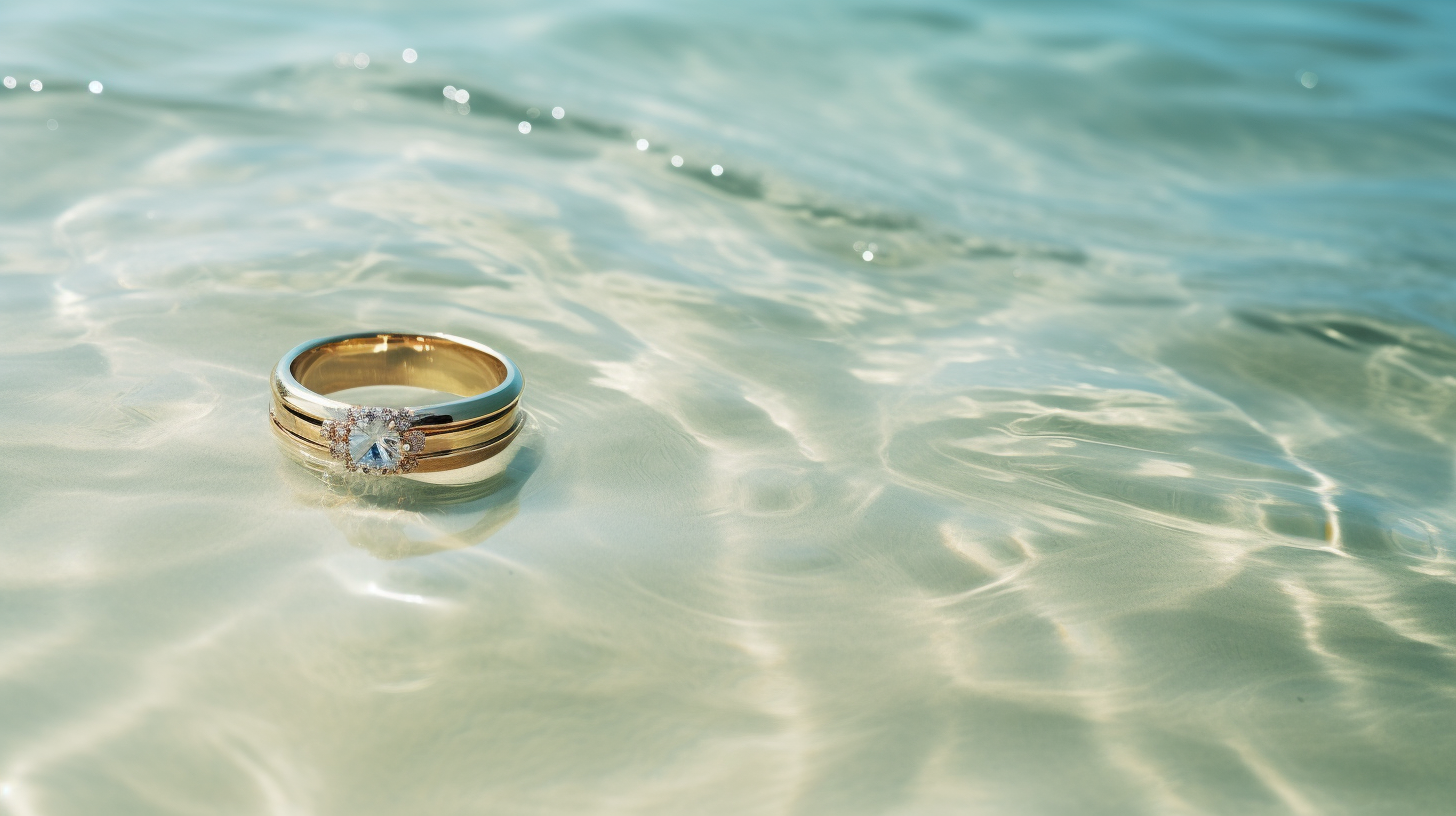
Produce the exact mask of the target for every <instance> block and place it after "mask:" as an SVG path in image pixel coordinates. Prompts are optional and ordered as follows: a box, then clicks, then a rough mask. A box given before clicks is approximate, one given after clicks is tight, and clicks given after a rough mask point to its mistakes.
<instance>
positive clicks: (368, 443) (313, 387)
mask: <svg viewBox="0 0 1456 816" xmlns="http://www.w3.org/2000/svg"><path fill="white" fill-rule="evenodd" d="M271 380H272V392H273V404H272V406H271V407H270V409H269V412H268V413H269V417H270V419H271V420H272V422H271V424H272V426H273V432H274V433H275V434H276V435H277V436H278V438H279V440H281V441H282V442H283V444H284V445H285V446H286V447H287V448H288V449H289V450H290V451H291V452H292V453H294V454H295V455H298V456H300V457H302V458H303V459H304V460H305V461H309V462H314V463H318V464H325V465H331V466H333V467H342V468H343V469H344V470H347V471H350V472H354V473H367V474H370V475H379V476H383V475H398V474H402V473H438V472H441V471H447V470H454V469H456V468H462V467H466V466H467V465H473V464H476V463H477V462H482V461H485V460H486V459H489V458H490V457H492V456H495V455H496V454H497V453H500V452H501V451H503V450H505V449H506V448H507V447H508V446H509V445H510V444H511V440H513V439H515V438H516V434H518V433H519V432H520V430H521V423H522V421H523V420H524V418H525V415H524V414H523V413H522V412H521V411H520V410H519V408H520V401H521V390H522V388H523V387H524V386H525V381H524V379H523V378H522V377H521V372H520V371H519V370H518V369H517V368H516V365H515V363H512V362H511V361H510V358H508V357H506V356H505V355H504V354H501V353H500V352H498V351H495V350H493V349H491V348H489V347H487V346H483V345H481V344H479V343H476V342H473V341H470V340H465V339H463V338H460V337H452V336H450V335H447V334H414V333H410V332H365V333H362V334H343V335H339V336H337V337H325V338H321V339H318V340H311V341H309V342H307V343H304V344H303V345H301V346H298V347H297V348H295V349H293V350H292V351H290V352H288V353H287V354H285V355H283V359H282V360H279V361H278V365H277V366H276V367H275V368H274V369H273V376H272V378H271ZM370 385H409V386H415V387H417V388H429V389H432V390H435V391H445V392H449V393H452V394H459V395H461V397H460V399H457V400H451V401H449V402H441V403H436V404H433V405H421V406H413V407H408V408H384V407H378V406H367V405H353V404H350V403H347V402H341V401H339V400H334V399H330V398H329V397H328V395H329V394H333V393H336V392H339V391H343V390H345V389H349V388H358V387H361V386H370Z"/></svg>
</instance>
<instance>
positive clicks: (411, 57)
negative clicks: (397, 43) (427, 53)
mask: <svg viewBox="0 0 1456 816" xmlns="http://www.w3.org/2000/svg"><path fill="white" fill-rule="evenodd" d="M401 56H402V57H404V61H405V62H414V61H415V60H417V59H419V58H420V55H419V53H418V52H417V51H415V50H414V49H413V48H406V49H405V50H404V54H402V55H401Z"/></svg>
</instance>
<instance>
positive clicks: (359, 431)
mask: <svg viewBox="0 0 1456 816" xmlns="http://www.w3.org/2000/svg"><path fill="white" fill-rule="evenodd" d="M389 424H390V422H389V417H387V416H379V415H377V414H376V415H370V416H368V417H367V418H364V419H360V420H359V421H357V422H355V423H354V427H352V428H350V429H349V461H351V462H353V463H354V464H355V465H358V466H359V467H361V468H370V469H385V470H390V469H393V468H396V467H398V466H399V460H400V457H401V455H402V452H401V451H400V438H399V431H397V430H395V429H394V428H391V427H389Z"/></svg>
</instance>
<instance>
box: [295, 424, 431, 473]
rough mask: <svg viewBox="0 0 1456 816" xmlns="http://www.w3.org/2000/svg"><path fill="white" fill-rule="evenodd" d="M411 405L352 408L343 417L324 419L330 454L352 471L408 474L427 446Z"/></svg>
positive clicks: (322, 433)
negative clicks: (402, 406)
mask: <svg viewBox="0 0 1456 816" xmlns="http://www.w3.org/2000/svg"><path fill="white" fill-rule="evenodd" d="M414 422H415V416H414V414H413V413H412V412H411V411H410V410H409V409H408V408H377V407H369V408H350V409H349V410H348V411H347V412H346V413H345V414H344V416H343V417H340V418H336V419H327V420H324V422H323V424H322V425H321V426H320V428H319V432H320V434H321V435H322V436H323V438H324V439H325V440H326V441H327V442H328V444H329V455H330V456H331V457H333V458H334V459H337V460H339V461H340V462H343V463H344V469H345V470H348V471H349V472H351V473H365V474H368V475H371V476H384V475H392V474H398V473H409V472H411V471H413V470H414V469H415V468H416V467H417V466H418V465H419V462H418V457H419V455H420V454H421V453H422V452H423V451H424V449H425V434H424V432H423V431H416V430H410V427H411V426H412V425H413V424H414Z"/></svg>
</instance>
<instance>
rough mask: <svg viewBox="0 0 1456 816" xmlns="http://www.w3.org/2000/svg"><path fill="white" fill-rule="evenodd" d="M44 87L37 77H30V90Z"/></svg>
mask: <svg viewBox="0 0 1456 816" xmlns="http://www.w3.org/2000/svg"><path fill="white" fill-rule="evenodd" d="M44 87H45V86H44V85H42V84H41V82H40V80H38V79H32V80H31V81H30V89H31V90H32V91H39V90H40V89H41V88H44Z"/></svg>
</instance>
